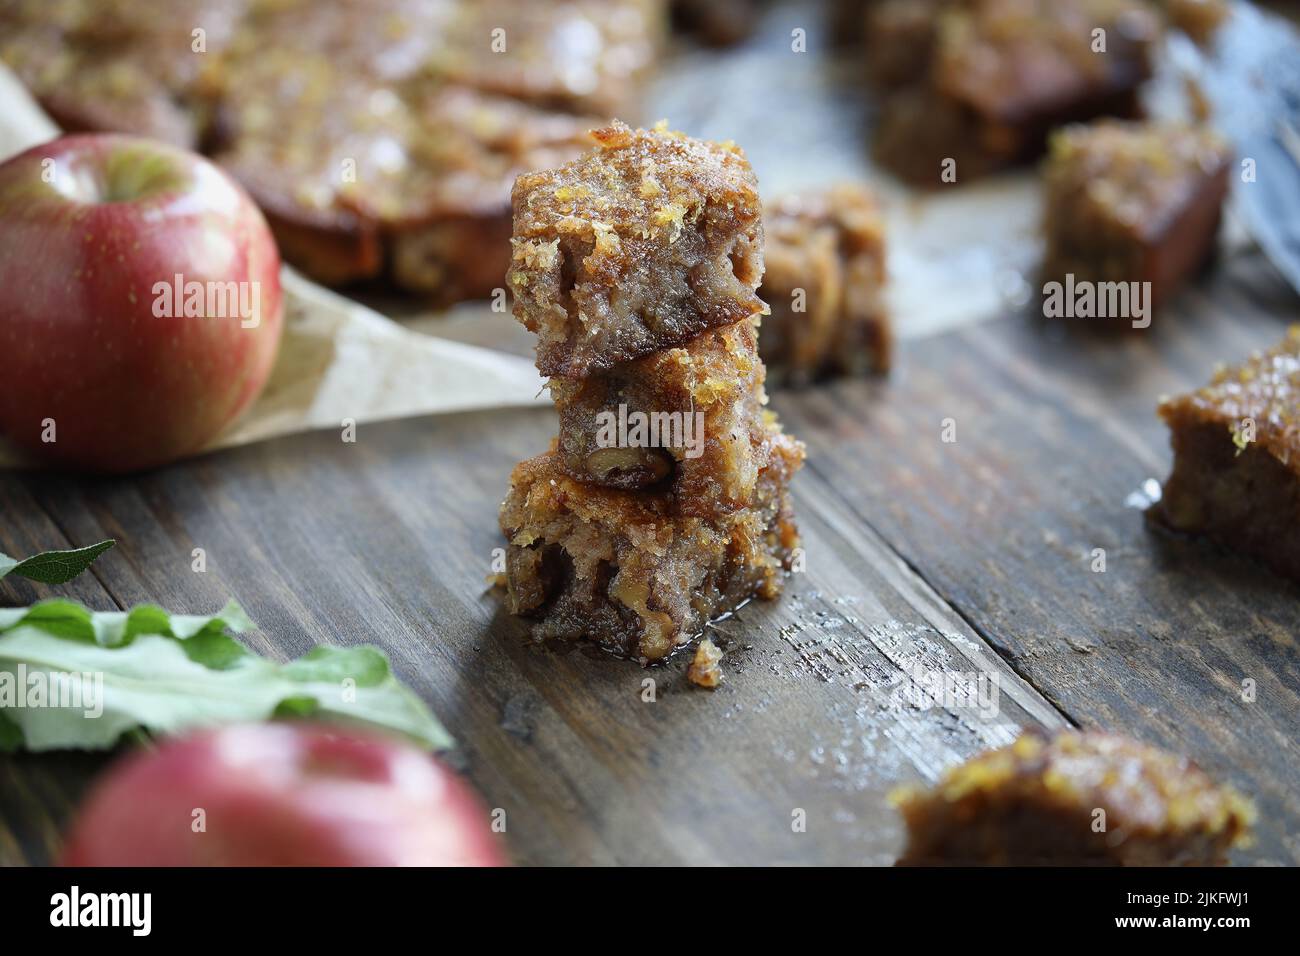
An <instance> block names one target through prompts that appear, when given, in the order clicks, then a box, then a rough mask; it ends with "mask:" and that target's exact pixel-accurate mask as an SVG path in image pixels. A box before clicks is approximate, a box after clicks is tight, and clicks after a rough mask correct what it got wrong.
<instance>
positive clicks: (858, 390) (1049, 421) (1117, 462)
mask: <svg viewBox="0 0 1300 956" xmlns="http://www.w3.org/2000/svg"><path fill="white" fill-rule="evenodd" d="M1296 316H1297V306H1296V298H1295V294H1294V293H1293V292H1292V291H1291V290H1290V289H1289V288H1287V287H1285V286H1284V284H1283V283H1282V282H1281V280H1280V279H1279V278H1278V277H1277V276H1276V274H1275V273H1274V272H1273V271H1272V269H1271V267H1269V266H1268V265H1267V264H1266V263H1264V262H1263V261H1262V259H1260V258H1259V257H1258V256H1254V255H1248V256H1245V257H1239V258H1236V259H1234V260H1233V261H1231V262H1230V263H1227V264H1226V265H1224V266H1223V267H1222V268H1220V269H1219V270H1218V271H1217V272H1216V273H1215V274H1214V276H1213V277H1212V278H1211V279H1209V280H1208V281H1207V282H1204V283H1202V284H1200V285H1198V286H1197V287H1196V288H1194V289H1192V290H1190V291H1189V292H1188V293H1187V294H1186V295H1185V296H1184V297H1183V298H1182V299H1181V300H1180V301H1179V303H1178V305H1177V307H1176V309H1175V310H1173V311H1171V312H1169V313H1166V314H1165V315H1162V316H1161V317H1159V318H1158V319H1157V321H1156V323H1155V326H1154V328H1153V330H1152V332H1151V333H1148V334H1137V335H1130V336H1122V337H1120V338H1118V339H1115V338H1103V337H1098V336H1089V335H1081V334H1077V333H1074V332H1069V331H1066V330H1064V329H1063V328H1061V327H1060V326H1054V325H1053V326H1049V325H1045V324H1044V323H1043V322H1042V320H1041V319H1039V320H1036V319H1034V318H1033V317H1030V316H1028V315H1014V314H1012V315H1007V316H1006V317H1004V318H1001V319H999V320H996V321H993V322H990V323H987V324H983V325H980V326H976V327H971V328H967V329H963V330H960V331H955V332H951V333H948V334H945V335H942V336H939V337H935V338H931V339H925V340H921V341H917V342H912V343H905V345H904V347H903V348H902V350H901V355H900V359H899V367H898V369H897V372H896V373H895V375H894V376H893V377H892V378H890V379H889V380H888V381H885V382H867V381H850V382H841V383H838V384H834V385H831V386H827V387H822V388H817V389H813V390H808V391H804V392H781V393H778V394H777V395H776V396H775V398H774V405H775V407H776V408H777V409H778V410H779V412H780V413H781V415H782V416H783V417H784V420H785V422H786V425H787V427H788V429H789V430H790V431H792V432H793V433H795V434H796V435H798V436H799V437H801V438H802V439H803V440H804V441H805V442H807V444H808V450H809V455H808V466H807V468H806V469H805V470H804V471H803V472H802V474H801V475H800V476H799V478H798V479H797V481H796V484H795V498H796V507H797V513H798V516H799V519H800V523H801V525H802V529H803V533H804V537H805V546H806V549H807V557H808V561H807V570H806V572H804V573H801V574H797V575H795V576H793V577H792V579H791V581H790V584H789V588H788V591H787V594H786V596H785V597H784V598H783V599H782V600H780V601H779V602H775V603H762V602H758V603H755V604H752V605H750V606H748V607H746V608H744V609H743V610H742V611H741V612H740V613H739V614H738V615H737V616H736V618H735V619H734V620H730V621H726V622H723V623H722V624H721V625H719V626H718V628H717V631H718V639H719V640H720V642H722V643H723V644H724V646H725V647H726V650H727V657H726V660H725V662H724V668H725V671H726V682H725V683H724V685H723V686H722V687H721V688H720V689H719V690H717V691H715V692H712V693H710V692H707V691H702V690H699V689H696V688H693V687H691V686H690V685H689V684H688V683H687V682H686V680H685V678H684V668H685V660H684V659H682V658H680V657H679V658H677V659H675V660H673V661H672V662H670V663H669V664H667V665H666V666H663V667H659V668H654V669H649V670H643V669H642V668H640V667H638V666H636V665H635V664H631V663H627V662H621V661H617V660H613V659H611V658H608V657H606V656H604V655H602V654H599V653H594V652H590V651H588V650H584V649H583V648H570V649H567V650H566V649H548V648H543V647H538V646H534V645H532V644H530V642H529V641H528V639H527V635H526V629H525V627H524V626H523V625H522V624H521V623H520V622H519V621H517V620H515V619H512V618H511V617H510V616H509V615H507V614H505V613H503V612H502V610H501V605H500V602H499V600H498V597H497V595H496V594H495V593H493V592H492V591H491V590H490V589H489V588H488V587H487V585H486V583H485V581H486V578H487V575H488V572H489V566H490V561H491V555H492V549H493V548H494V547H497V546H499V545H500V544H501V539H500V534H499V532H498V530H497V525H496V510H497V505H498V504H499V502H500V500H501V498H502V496H503V494H504V491H505V486H506V478H507V475H508V473H509V470H510V468H511V466H512V465H513V464H514V462H515V461H516V460H517V459H519V458H520V457H522V456H524V455H527V454H530V453H533V452H535V451H538V450H541V449H542V448H543V447H545V445H546V442H547V441H548V439H549V438H550V436H551V435H553V434H554V432H555V417H554V413H553V412H552V411H549V410H545V409H540V410H536V411H528V412H518V411H512V412H492V413H477V414H466V415H456V416H448V417H441V418H428V419H416V420H409V421H402V422H394V423H389V424H382V425H371V426H363V427H361V428H360V429H359V431H358V435H357V441H356V443H355V444H349V443H344V442H343V441H341V440H340V436H339V435H338V434H337V433H332V432H330V433H316V434H309V435H302V436H298V437H294V438H289V439H285V440H278V441H273V442H267V443H263V444H260V445H255V446H252V447H248V448H243V449H239V450H236V451H230V452H223V453H219V454H215V455H210V456H207V457H203V458H199V459H195V460H193V461H189V462H185V463H182V464H179V465H176V466H173V467H170V468H166V469H162V470H160V471H157V472H153V473H151V474H147V475H142V476H138V477H133V478H122V479H111V480H95V479H84V478H75V477H59V476H51V475H44V474H28V475H18V474H12V473H11V474H5V475H0V513H2V514H3V516H4V520H3V521H2V522H0V550H3V551H5V552H6V553H9V554H16V555H22V554H27V553H31V552H34V551H37V550H41V549H46V548H60V547H68V546H71V545H82V544H86V543H88V542H92V541H97V540H99V539H101V538H104V537H109V536H111V537H115V538H117V539H118V542H119V543H118V546H117V548H116V549H114V550H113V551H112V552H110V553H109V554H107V555H106V556H105V557H103V558H102V559H101V560H100V561H99V562H98V563H97V564H96V565H95V566H94V568H93V571H92V573H90V574H86V575H83V576H82V577H81V578H80V579H78V580H77V581H75V582H74V583H72V584H70V585H67V586H65V587H62V588H57V589H51V588H44V587H36V586H32V585H29V584H27V583H24V582H14V581H8V582H6V583H5V584H4V585H3V587H0V600H3V602H4V603H6V604H14V603H29V602H31V601H34V600H37V599H39V598H43V597H48V596H51V595H52V594H56V593H57V594H61V595H67V596H71V597H75V598H77V599H79V600H81V601H84V602H86V603H87V604H89V605H91V606H93V607H95V608H100V609H111V608H124V607H127V606H129V605H132V604H135V603H138V602H142V601H152V602H156V603H159V604H162V605H164V606H167V607H169V608H171V609H175V610H181V611H193V612H198V611H211V610H215V609H216V608H218V607H219V606H220V605H221V604H222V603H223V602H224V601H225V600H226V599H227V598H228V597H232V596H233V597H235V598H237V599H238V600H239V601H240V602H241V603H242V604H243V605H244V606H245V608H247V610H248V611H249V613H250V614H251V615H252V617H253V619H254V620H255V621H256V622H257V623H258V624H259V625H260V627H261V631H260V633H256V634H253V635H252V636H251V637H250V638H249V640H250V643H251V644H252V646H254V648H255V649H256V650H257V651H259V652H261V653H264V654H268V655H271V656H274V657H277V658H287V657H292V656H297V655H299V654H301V653H303V652H304V651H306V650H307V649H308V648H309V647H310V646H311V645H312V644H314V643H317V642H321V641H329V642H335V643H342V644H351V643H361V642H367V643H374V644H378V645H380V646H382V647H384V648H385V649H386V650H387V651H388V653H389V654H390V655H391V656H392V659H393V661H394V664H395V666H396V668H397V670H398V671H399V673H400V675H401V676H402V677H403V678H404V679H405V680H406V681H408V682H409V683H410V684H411V685H413V686H414V687H415V689H416V690H417V691H418V692H419V694H420V695H421V696H422V697H423V698H424V699H425V700H427V701H428V702H429V704H430V705H431V706H432V707H433V709H434V710H435V712H436V713H437V714H438V715H439V716H440V717H441V718H442V720H443V721H444V722H445V723H446V725H447V726H448V728H449V729H450V730H451V732H452V733H453V734H454V735H455V736H456V738H457V739H458V740H459V742H460V750H459V753H458V757H457V759H458V760H459V761H460V763H461V765H462V766H463V768H464V771H465V773H466V774H467V775H468V777H469V779H470V780H471V781H472V782H473V783H474V785H475V786H476V787H477V788H478V789H479V790H480V791H481V792H482V794H483V796H484V797H485V799H486V800H487V802H488V803H489V805H490V806H492V807H501V808H504V809H505V810H506V814H507V833H508V839H509V843H510V846H511V848H512V851H513V852H514V854H515V856H516V858H517V859H518V860H519V861H521V862H526V863H845V864H851V863H874V864H887V863H889V862H891V861H892V860H893V858H894V856H895V854H896V853H897V851H898V850H899V848H900V844H901V840H902V833H901V830H900V824H899V821H898V819H897V817H896V815H895V813H894V812H893V811H892V810H891V809H890V808H889V806H888V803H887V799H886V796H887V794H888V792H889V790H890V789H891V788H893V787H894V786H895V785H897V784H899V783H904V782H908V781H915V780H926V781H928V780H933V779H935V777H936V775H937V774H939V773H940V772H941V771H942V770H943V769H944V768H945V767H947V766H949V765H950V764H952V763H954V762H956V761H959V760H961V759H963V758H965V757H967V756H969V755H971V754H973V753H975V752H977V751H979V750H981V749H983V748H986V747H989V746H995V745H999V744H1002V743H1005V742H1007V741H1009V740H1011V739H1012V738H1013V737H1014V736H1015V735H1016V734H1017V733H1018V732H1019V730H1020V729H1021V728H1022V727H1027V726H1048V727H1055V726H1063V725H1071V724H1073V725H1079V726H1084V727H1100V728H1106V729H1110V730H1117V731H1123V732H1125V733H1128V734H1131V735H1133V736H1135V737H1138V738H1140V739H1142V740H1146V741H1149V742H1151V743H1155V744H1159V745H1162V746H1165V747H1169V748H1172V749H1174V750H1177V751H1180V752H1184V753H1187V754H1189V755H1191V756H1192V757H1194V758H1195V759H1196V760H1197V761H1198V762H1199V763H1200V764H1201V765H1202V766H1203V767H1205V769H1206V770H1208V771H1209V772H1210V773H1212V774H1213V775H1215V776H1216V777H1220V778H1223V779H1225V780H1228V781H1231V782H1232V783H1233V784H1235V785H1237V786H1238V787H1240V788H1241V789H1243V790H1244V791H1246V792H1248V793H1250V794H1252V795H1253V796H1254V797H1255V799H1256V800H1257V801H1258V803H1259V807H1260V811H1261V821H1260V826H1259V839H1258V842H1257V843H1256V845H1255V846H1254V847H1253V848H1252V849H1249V850H1246V851H1243V852H1240V853H1238V854H1237V855H1236V859H1237V861H1238V862H1242V863H1246V862H1286V863H1295V862H1297V861H1300V842H1298V840H1300V838H1298V837H1297V834H1300V799H1298V798H1297V794H1300V746H1298V745H1297V740H1300V700H1298V699H1297V689H1298V688H1300V647H1298V645H1297V633H1298V632H1300V588H1297V587H1296V586H1294V585H1291V584H1287V583H1285V582H1283V581H1280V580H1278V579H1276V578H1274V577H1272V576H1271V575H1270V574H1268V573H1267V572H1265V571H1263V570H1261V569H1260V568H1259V567H1258V566H1256V565H1254V564H1252V563H1250V562H1248V561H1245V560H1241V559H1238V558H1235V557H1233V556H1230V555H1226V554H1223V553H1221V552H1219V551H1217V550H1216V549H1214V548H1213V547H1210V546H1207V545H1204V544H1200V543H1196V542H1186V541H1177V540H1169V539H1166V538H1163V537H1160V536H1157V535H1155V534H1153V533H1152V532H1151V531H1150V530H1148V528H1147V527H1146V525H1145V523H1144V520H1143V517H1142V514H1141V512H1140V511H1139V510H1137V509H1135V508H1134V507H1132V506H1131V504H1132V503H1131V502H1129V503H1126V499H1128V498H1129V496H1130V495H1131V494H1132V493H1133V492H1134V491H1136V490H1137V489H1139V487H1140V486H1141V485H1142V484H1143V482H1144V481H1145V480H1146V479H1149V478H1157V479H1159V478H1163V477H1164V475H1165V474H1166V472H1167V469H1168V465H1169V452H1168V445H1167V435H1166V433H1165V430H1164V429H1163V427H1162V426H1161V425H1160V424H1159V422H1158V421H1157V420H1156V418H1155V417H1154V414H1153V406H1154V404H1155V402H1156V399H1157V398H1158V396H1160V395H1161V394H1162V393H1169V392H1174V391H1177V390H1180V389H1185V388H1189V387H1193V386H1196V385H1198V384H1200V383H1202V382H1203V381H1204V380H1205V379H1206V378H1207V376H1208V374H1209V371H1210V369H1211V367H1212V366H1213V364H1214V363H1215V362H1217V361H1220V360H1233V359H1237V358H1240V357H1242V356H1244V355H1245V354H1246V353H1247V352H1249V351H1250V350H1251V349H1253V348H1260V347H1264V346H1267V345H1269V344H1271V343H1273V342H1274V341H1276V340H1278V339H1279V338H1280V337H1281V335H1282V332H1283V329H1284V326H1285V323H1286V321H1287V320H1288V319H1294V318H1295V317H1296ZM947 418H950V419H952V420H953V421H954V422H955V424H956V438H957V440H956V441H955V442H944V441H942V437H943V436H942V430H943V420H944V419H947ZM196 547H201V548H203V549H204V550H205V551H206V554H207V570H206V572H202V573H197V572H194V571H192V570H191V560H192V559H191V552H192V550H193V549H194V548H196ZM1097 548H1102V549H1105V557H1106V564H1105V568H1106V569H1105V571H1104V572H1097V571H1094V570H1093V566H1094V549H1097ZM939 669H946V670H949V671H956V672H962V673H969V674H978V673H984V674H987V675H991V676H992V677H995V678H996V681H997V684H998V689H999V692H1000V693H999V698H998V701H997V703H998V706H997V708H996V713H989V712H988V711H989V710H990V709H991V708H986V709H985V711H984V712H981V711H980V709H979V708H978V707H975V706H972V705H971V703H970V702H969V701H962V700H948V701H942V700H940V701H937V702H936V701H935V700H933V699H932V698H927V697H926V696H925V695H924V694H920V693H917V692H916V687H917V686H918V682H920V683H922V684H923V683H925V681H926V680H927V679H928V675H930V674H932V673H933V672H935V671H936V670H939ZM1246 679H1250V680H1253V681H1255V684H1256V689H1257V695H1256V697H1255V699H1254V700H1253V701H1252V702H1249V703H1248V702H1246V701H1245V700H1243V695H1242V692H1241V688H1242V682H1243V680H1246ZM646 680H653V681H654V682H655V685H656V693H655V695H654V696H655V700H654V702H649V703H648V702H645V700H644V699H643V686H644V682H645V681H646ZM109 759H110V758H109V757H108V756H106V755H81V754H51V755H20V756H11V757H4V758H0V862H4V863H20V862H31V863H43V862H46V861H48V860H50V859H51V858H52V857H53V856H54V854H55V853H57V850H58V844H59V837H58V834H59V830H60V827H61V826H62V825H63V824H64V823H65V822H66V820H67V819H68V816H69V814H70V812H71V811H72V809H73V807H74V806H75V804H76V803H77V801H78V799H79V798H80V797H81V795H82V793H83V792H84V791H85V788H86V787H87V785H88V783H89V782H90V781H91V779H92V778H93V776H94V774H95V773H96V772H98V771H99V770H100V769H101V768H102V767H103V766H104V765H105V764H106V763H107V762H108V760H109ZM799 819H804V820H806V827H805V828H804V829H803V831H802V832H799V830H800V828H798V827H796V826H793V825H792V824H793V823H795V822H796V821H797V820H799Z"/></svg>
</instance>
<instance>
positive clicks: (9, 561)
mask: <svg viewBox="0 0 1300 956" xmlns="http://www.w3.org/2000/svg"><path fill="white" fill-rule="evenodd" d="M115 544H117V542H116V541H114V540H113V539H112V538H109V539H108V540H107V541H101V542H99V543H98V544H92V545H89V546H88V547H85V548H74V549H73V550H71V551H43V552H41V553H40V554H33V555H32V556H31V557H30V558H24V559H23V560H21V561H19V560H18V559H17V558H11V557H9V555H7V554H4V553H2V552H0V578H3V577H5V576H6V575H9V574H17V575H19V576H20V577H24V578H30V579H31V580H33V581H39V582H40V583H41V584H66V583H67V582H68V581H71V580H72V579H73V578H75V577H76V576H77V575H78V574H80V573H81V572H82V571H84V570H86V568H88V567H90V565H91V563H92V562H93V561H94V560H95V559H96V558H97V557H99V556H100V555H101V554H103V553H104V552H105V551H107V550H108V549H109V548H111V547H112V546H113V545H115Z"/></svg>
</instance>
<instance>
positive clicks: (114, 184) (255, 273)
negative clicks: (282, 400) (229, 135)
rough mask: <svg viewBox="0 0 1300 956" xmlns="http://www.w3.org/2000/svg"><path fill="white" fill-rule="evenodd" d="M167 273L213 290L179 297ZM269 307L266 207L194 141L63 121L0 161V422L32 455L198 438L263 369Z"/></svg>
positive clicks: (246, 400)
mask: <svg viewBox="0 0 1300 956" xmlns="http://www.w3.org/2000/svg"><path fill="white" fill-rule="evenodd" d="M177 277H181V282H182V283H183V287H185V288H190V289H194V290H201V289H207V290H211V292H212V293H213V294H212V295H209V296H207V297H205V298H203V299H202V300H200V299H198V298H193V299H191V301H190V306H191V308H190V309H189V310H187V309H186V308H184V306H185V305H186V303H185V302H184V301H180V302H177V301H175V298H176V297H175V296H174V295H173V294H172V292H171V291H168V292H166V293H165V294H164V293H162V292H161V290H162V287H163V285H166V286H168V287H170V288H171V289H173V290H174V289H175V288H176V286H177ZM224 292H235V293H238V292H242V293H243V295H242V297H241V296H240V295H239V294H234V295H233V296H226V297H224V298H223V295H222V293H224ZM241 300H242V301H243V302H245V303H248V302H253V301H255V302H256V303H257V305H258V311H257V313H256V315H241V314H239V311H238V308H237V306H238V303H240V302H241ZM200 301H202V302H203V304H204V306H206V305H210V304H211V303H213V302H217V303H218V304H223V305H224V308H222V309H221V310H220V311H221V313H222V314H211V313H210V312H208V311H207V310H206V308H204V307H203V306H199V307H198V308H197V309H196V308H195V306H196V305H198V303H199V302H200ZM160 306H161V308H160ZM187 311H188V314H187ZM283 311H284V302H283V293H282V290H281V287H280V254H279V250H278V249H277V248H276V245H275V240H274V239H273V237H272V236H271V232H270V229H269V228H268V227H267V224H266V220H265V219H264V218H263V216H262V213H261V212H260V210H258V208H257V206H256V205H255V204H254V203H253V201H252V200H251V199H250V198H249V196H248V194H247V193H246V192H244V190H243V189H242V188H241V187H240V186H239V185H238V184H236V183H235V182H234V180H233V179H231V178H230V177H229V176H227V175H226V174H225V173H224V172H222V171H221V170H220V169H218V168H217V167H216V166H214V165H213V164H212V163H210V162H208V161H207V160H206V159H204V158H202V157H201V156H198V155H196V154H194V153H190V152H187V151H185V150H182V149H178V148H176V147H173V146H168V145H166V144H163V143H159V142H155V141H152V140H145V139H140V138H136V137H130V136H120V135H75V136H65V137H62V138H60V139H56V140H54V141H52V142H49V143H45V144H42V145H40V146H36V147H33V148H32V149H29V150H27V151H26V152H24V153H20V154H19V155H17V156H15V157H13V158H11V159H9V160H8V161H6V162H5V163H3V164H0V355H2V356H3V358H2V359H0V361H2V363H3V369H4V375H3V378H4V381H5V387H4V388H2V389H0V434H2V435H3V436H4V437H5V438H6V439H8V440H9V441H11V442H13V443H15V444H16V445H19V446H21V447H22V448H24V449H27V450H28V451H30V452H32V453H33V454H35V455H36V456H38V457H39V458H40V459H42V460H44V461H46V462H48V463H50V464H54V465H56V466H61V467H65V468H71V469H79V470H86V471H99V472H131V471H138V470H141V469H145V468H150V467H154V466H158V465H162V464H165V463H167V462H170V461H174V460H176V459H177V458H180V457H183V456H185V455H188V454H192V453H194V452H196V451H198V450H200V449H201V448H203V447H204V446H205V445H206V444H207V443H208V442H210V441H211V440H212V439H213V438H215V437H216V436H217V435H218V434H219V433H220V432H221V431H222V429H224V428H225V427H226V426H227V425H228V424H229V423H230V422H232V421H233V420H234V419H235V418H237V417H238V416H239V414H240V413H241V412H243V411H244V410H245V409H246V408H247V407H248V406H249V405H250V404H251V403H252V401H253V399H254V398H256V397H257V395H258V394H259V393H260V392H261V390H262V388H263V386H264V385H265V384H266V380H267V378H268V376H269V375H270V372H271V368H272V365H273V364H274V362H275V357H276V353H277V350H278V348H279V341H280V334H281V330H282V325H283ZM160 312H161V313H163V314H158V313H160ZM196 312H197V314H195V313H196ZM51 438H52V439H53V440H50V439H51Z"/></svg>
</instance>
